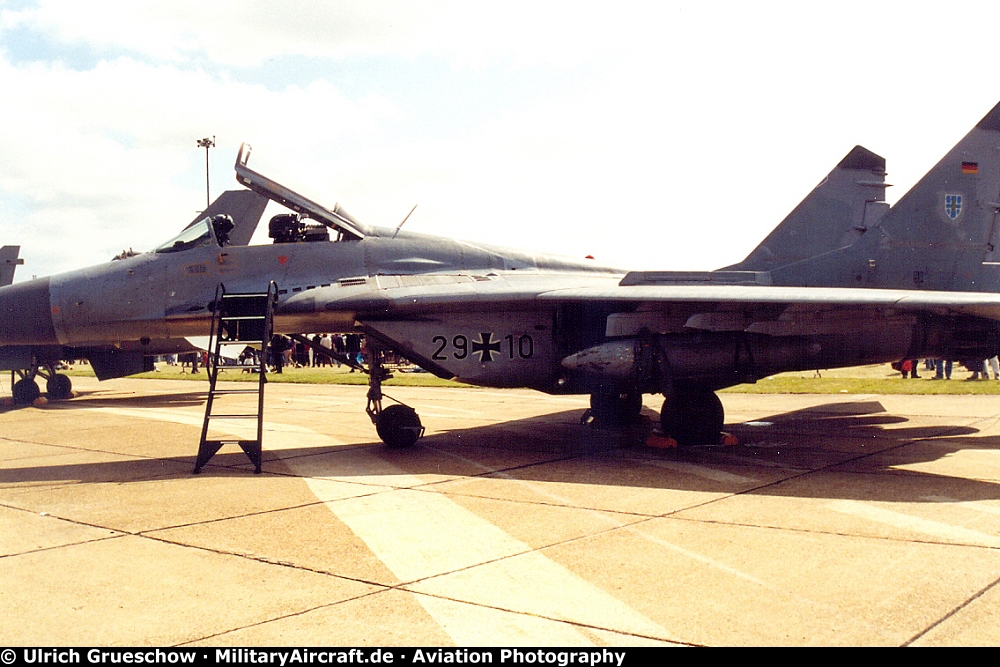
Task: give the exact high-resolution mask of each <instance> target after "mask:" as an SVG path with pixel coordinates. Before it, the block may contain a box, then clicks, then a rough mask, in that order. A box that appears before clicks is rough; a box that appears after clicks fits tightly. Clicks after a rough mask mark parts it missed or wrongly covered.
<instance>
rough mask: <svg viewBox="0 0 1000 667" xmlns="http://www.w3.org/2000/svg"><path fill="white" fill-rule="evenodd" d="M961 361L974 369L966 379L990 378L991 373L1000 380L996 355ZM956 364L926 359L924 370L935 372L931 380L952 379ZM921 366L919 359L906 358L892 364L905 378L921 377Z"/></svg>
mask: <svg viewBox="0 0 1000 667" xmlns="http://www.w3.org/2000/svg"><path fill="white" fill-rule="evenodd" d="M959 363H961V364H962V365H963V366H965V367H966V368H967V369H968V370H970V371H972V375H970V376H969V377H967V378H966V380H989V379H990V374H991V373H992V375H993V379H994V380H1000V360H998V359H997V357H996V356H992V357H990V358H989V359H974V360H963V361H960V362H959ZM954 364H955V362H954V361H952V360H951V359H924V370H925V371H927V372H931V371H933V372H934V375H932V376H931V378H930V379H931V380H950V379H951V372H952V369H953V368H954ZM919 366H920V360H919V359H904V360H902V361H900V362H897V363H895V364H893V365H892V367H893V368H894V369H896V370H897V371H899V372H900V373H901V374H902V375H903V377H904V378H920V377H921V375H920V374H919V372H918V369H919Z"/></svg>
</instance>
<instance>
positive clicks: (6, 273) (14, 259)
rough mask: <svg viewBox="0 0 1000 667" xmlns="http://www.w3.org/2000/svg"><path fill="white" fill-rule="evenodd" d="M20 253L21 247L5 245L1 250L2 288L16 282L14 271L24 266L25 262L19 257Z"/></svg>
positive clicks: (0, 280)
mask: <svg viewBox="0 0 1000 667" xmlns="http://www.w3.org/2000/svg"><path fill="white" fill-rule="evenodd" d="M20 251H21V246H19V245H5V246H4V247H2V248H0V287H3V286H5V285H10V284H11V283H13V282H14V269H16V268H17V267H18V266H20V265H21V264H24V260H23V259H20V258H19V257H18V256H17V255H18V253H19V252H20Z"/></svg>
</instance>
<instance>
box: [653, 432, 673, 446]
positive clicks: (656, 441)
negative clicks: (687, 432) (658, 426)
mask: <svg viewBox="0 0 1000 667" xmlns="http://www.w3.org/2000/svg"><path fill="white" fill-rule="evenodd" d="M646 446H647V447H652V448H654V449H677V441H676V440H674V439H673V438H671V437H670V436H669V435H659V434H656V433H653V434H652V435H650V436H649V437H647V438H646Z"/></svg>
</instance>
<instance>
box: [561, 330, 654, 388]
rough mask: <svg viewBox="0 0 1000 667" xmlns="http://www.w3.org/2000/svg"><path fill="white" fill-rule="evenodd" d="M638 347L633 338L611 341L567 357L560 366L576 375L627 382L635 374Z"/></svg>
mask: <svg viewBox="0 0 1000 667" xmlns="http://www.w3.org/2000/svg"><path fill="white" fill-rule="evenodd" d="M638 345H639V341H638V340H636V339H634V338H629V339H625V340H615V341H611V342H609V343H604V344H603V345H598V346H596V347H590V348H587V349H586V350H581V351H580V352H576V353H575V354H571V355H569V356H568V357H566V358H565V359H563V360H562V366H563V368H565V369H566V370H568V371H573V372H576V373H585V374H587V375H600V376H602V377H606V378H613V379H616V380H629V379H632V378H634V377H635V376H636V373H637V366H638V364H637V362H638V359H639V354H638V351H637V349H636V348H637V347H638Z"/></svg>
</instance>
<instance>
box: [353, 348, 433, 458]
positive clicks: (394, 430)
mask: <svg viewBox="0 0 1000 667" xmlns="http://www.w3.org/2000/svg"><path fill="white" fill-rule="evenodd" d="M383 354H384V350H383V349H382V347H381V346H380V345H379V344H378V342H377V341H376V340H375V339H374V338H372V337H371V336H369V337H368V405H367V407H366V408H365V412H367V413H368V416H369V417H370V418H371V420H372V423H373V424H375V432H376V433H378V437H379V438H381V439H382V442H384V443H385V444H386V446H387V447H391V448H393V449H402V448H404V447H412V446H413V445H414V444H415V443H416V442H417V440H419V439H420V437H421V436H422V435H423V434H424V427H423V426H422V425H421V423H420V417H419V416H417V411H416V410H414V409H413V408H411V407H410V406H408V405H403V404H402V403H397V404H396V405H390V406H388V407H386V408H383V407H382V396H383V394H382V381H383V380H388V379H389V378H390V377H392V376H391V375H390V374H388V373H387V372H386V371H385V369H384V368H383V367H382V360H383Z"/></svg>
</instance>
